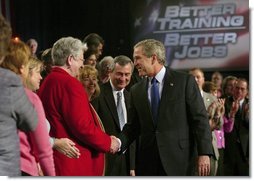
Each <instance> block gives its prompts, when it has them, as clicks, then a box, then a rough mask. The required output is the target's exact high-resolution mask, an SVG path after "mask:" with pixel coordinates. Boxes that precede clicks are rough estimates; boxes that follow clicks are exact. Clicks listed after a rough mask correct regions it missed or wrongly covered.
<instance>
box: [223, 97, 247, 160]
mask: <svg viewBox="0 0 254 181" xmlns="http://www.w3.org/2000/svg"><path fill="white" fill-rule="evenodd" d="M233 101H234V100H233V97H229V98H227V99H226V102H225V107H226V111H225V115H228V113H229V112H230V108H231V106H232V102H233ZM248 103H249V100H248V99H245V100H244V102H243V105H242V109H240V108H239V110H238V112H237V113H236V115H235V122H234V127H233V130H232V131H231V132H230V133H225V154H224V161H225V163H228V164H229V165H231V164H232V163H233V162H234V161H236V159H235V154H240V156H241V157H242V160H244V161H246V163H247V161H248V160H249V117H248V116H245V115H244V111H243V107H244V105H245V104H248ZM238 144H239V145H240V148H241V151H239V149H238Z"/></svg>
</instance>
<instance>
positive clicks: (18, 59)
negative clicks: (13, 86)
mask: <svg viewBox="0 0 254 181" xmlns="http://www.w3.org/2000/svg"><path fill="white" fill-rule="evenodd" d="M29 51H30V50H29V47H28V46H27V45H26V44H25V43H24V42H22V41H14V40H13V41H12V42H11V46H10V53H9V54H8V55H7V56H6V57H5V62H4V63H3V67H5V68H7V69H9V70H11V71H13V72H15V73H16V74H17V75H19V76H20V77H21V79H22V80H23V84H24V86H25V87H26V88H25V91H26V95H27V96H28V98H29V100H30V101H31V103H32V104H33V106H34V107H35V110H36V112H37V116H38V125H37V127H36V129H35V130H34V131H30V132H23V131H19V138H20V162H21V172H22V175H23V176H38V175H39V170H38V167H37V161H38V163H39V165H40V166H41V168H42V171H43V174H44V175H47V176H55V168H54V162H53V151H52V148H51V145H50V142H49V134H48V131H47V125H46V117H45V113H44V109H43V106H42V103H41V100H40V98H39V97H38V96H37V95H36V94H35V93H34V92H32V90H31V89H34V87H37V88H38V87H39V85H40V80H41V78H42V77H41V75H40V70H41V66H42V63H40V64H39V65H38V67H32V66H30V65H31V64H33V62H34V61H37V60H35V59H34V58H32V57H30V58H28V59H24V58H23V57H22V56H20V55H21V54H22V53H23V54H29ZM17 52H19V53H17ZM30 62H31V64H30ZM27 69H28V71H27Z"/></svg>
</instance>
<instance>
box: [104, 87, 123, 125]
mask: <svg viewBox="0 0 254 181" xmlns="http://www.w3.org/2000/svg"><path fill="white" fill-rule="evenodd" d="M104 99H105V102H106V104H107V106H108V108H109V110H110V112H111V115H112V117H113V118H114V121H115V123H116V124H117V125H118V126H119V128H120V125H119V120H118V114H117V110H116V104H115V99H114V96H113V92H112V87H111V85H110V83H109V82H108V83H106V84H105V94H104Z"/></svg>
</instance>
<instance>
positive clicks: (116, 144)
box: [110, 135, 121, 154]
mask: <svg viewBox="0 0 254 181" xmlns="http://www.w3.org/2000/svg"><path fill="white" fill-rule="evenodd" d="M110 138H111V146H110V153H112V154H115V153H116V152H118V151H120V148H121V141H120V139H119V138H117V137H115V136H113V135H111V136H110Z"/></svg>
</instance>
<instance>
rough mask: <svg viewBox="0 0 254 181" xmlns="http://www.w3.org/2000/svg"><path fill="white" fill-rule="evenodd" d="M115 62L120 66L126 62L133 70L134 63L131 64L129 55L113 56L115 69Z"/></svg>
mask: <svg viewBox="0 0 254 181" xmlns="http://www.w3.org/2000/svg"><path fill="white" fill-rule="evenodd" d="M116 64H119V65H121V66H125V65H127V64H130V65H131V72H133V69H134V64H133V62H132V60H131V59H130V58H129V57H127V56H125V55H119V56H116V57H115V58H114V67H113V70H114V69H115V66H116Z"/></svg>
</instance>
